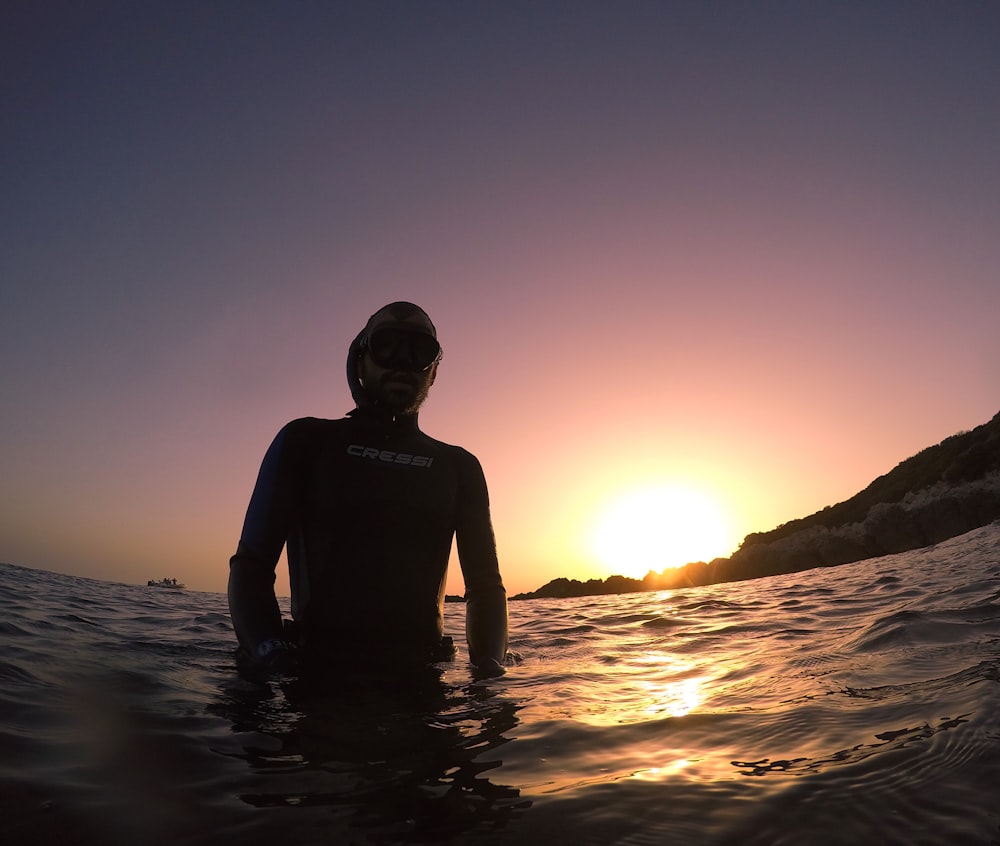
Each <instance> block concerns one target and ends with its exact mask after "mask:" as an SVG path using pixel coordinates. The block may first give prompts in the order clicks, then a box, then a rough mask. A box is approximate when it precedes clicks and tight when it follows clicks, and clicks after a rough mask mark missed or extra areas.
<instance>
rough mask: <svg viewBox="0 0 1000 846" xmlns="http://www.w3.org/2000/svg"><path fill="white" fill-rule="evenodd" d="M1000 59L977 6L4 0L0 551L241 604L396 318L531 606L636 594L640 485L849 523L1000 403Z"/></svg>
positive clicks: (751, 518) (442, 432)
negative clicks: (284, 485) (243, 579)
mask: <svg viewBox="0 0 1000 846" xmlns="http://www.w3.org/2000/svg"><path fill="white" fill-rule="evenodd" d="M998 44H1000V7H997V6H995V5H994V4H989V3H961V2H954V3H944V2H941V3H921V4H917V3H868V2H866V3H860V2H859V3H851V2H836V3H834V2H830V3H823V2H815V3H797V2H788V3H752V4H750V3H737V2H734V3H713V2H690V3H651V2H629V3H587V2H567V3H545V2H541V3H478V2H477V3H435V2H428V3H349V4H344V3H336V4H335V3H319V2H316V3H309V2H303V3H295V4H281V3H276V2H275V3H260V2H241V3H223V2H216V3H195V2H163V3H149V4H134V3H100V2H93V3H91V2H88V3H75V2H65V3H61V2H45V3H35V2H15V3H6V4H4V7H3V10H2V11H0V121H2V123H0V127H2V132H0V164H2V168H0V174H2V175H0V185H2V198H3V200H2V205H0V362H2V367H0V390H2V397H3V407H2V412H0V479H2V483H0V560H4V561H9V562H12V563H17V564H22V565H25V566H29V567H39V568H42V569H52V570H57V571H61V572H71V573H78V574H81V575H88V576H94V577H98V578H107V579H113V580H120V581H129V582H144V581H145V580H146V579H147V578H150V577H155V578H159V577H161V576H164V575H170V576H176V577H177V578H179V579H182V580H184V581H186V582H187V583H188V584H189V586H191V587H196V588H200V589H205V590H222V589H224V585H225V580H226V576H227V572H228V567H227V561H228V557H229V555H230V554H231V553H232V551H233V550H234V549H235V545H236V540H237V538H238V536H239V531H240V526H241V523H242V518H243V512H244V510H245V507H246V502H247V499H248V497H249V494H250V490H251V488H252V485H253V481H254V478H255V475H256V471H257V467H258V465H259V461H260V458H261V456H262V454H263V451H264V449H265V448H266V446H267V444H268V443H269V441H270V439H271V438H272V437H273V435H274V433H275V432H276V431H277V429H278V428H280V426H281V425H282V424H283V423H285V422H286V421H287V420H289V419H292V418H295V417H300V416H305V415H316V416H322V417H337V416H340V415H341V414H342V413H343V412H345V411H347V410H348V409H349V408H350V397H349V394H348V391H347V387H346V384H345V383H344V378H343V359H344V355H345V352H346V346H347V343H348V342H349V340H350V339H351V337H353V335H354V333H355V332H356V331H357V330H358V328H360V326H361V325H362V324H363V323H364V321H365V320H366V319H367V317H368V315H369V314H370V313H371V312H373V311H375V310H376V309H377V308H378V307H379V306H381V305H383V304H384V303H386V302H389V301H391V300H395V299H409V300H413V301H415V302H418V303H420V304H422V305H423V306H424V307H425V308H427V310H428V311H429V312H430V314H431V316H432V317H433V318H434V320H435V322H436V323H437V325H438V327H439V331H440V335H441V339H442V342H443V345H444V348H445V360H444V362H443V365H442V369H441V373H440V376H439V379H438V383H437V385H436V386H435V388H434V390H433V392H432V394H431V398H430V400H429V402H428V405H427V408H426V410H425V412H424V414H423V415H422V425H423V428H424V429H425V430H426V431H427V432H428V433H429V434H431V435H433V436H435V437H438V438H440V439H442V440H445V441H449V442H452V443H459V444H462V445H463V446H465V447H467V448H468V449H470V450H472V451H473V452H474V453H476V454H477V455H478V456H479V457H480V459H481V460H482V462H483V465H484V467H485V469H486V472H487V477H488V479H489V480H490V486H491V495H492V499H493V505H494V520H495V524H496V530H497V536H498V541H499V547H500V553H501V559H502V566H503V570H504V574H505V578H506V581H507V583H508V587H509V589H510V590H511V591H512V592H514V591H521V590H530V589H534V588H536V587H538V586H540V585H541V584H543V583H545V582H546V581H548V580H549V579H551V578H554V577H556V576H572V577H577V578H590V577H594V576H600V577H603V576H606V575H608V574H609V573H610V570H609V569H608V565H607V564H606V563H602V562H600V561H597V560H594V558H593V556H592V555H591V554H590V551H589V547H588V541H587V537H588V535H587V532H588V527H589V526H590V525H591V524H593V523H594V521H595V520H598V519H599V518H600V515H601V514H602V513H603V512H604V511H606V510H607V508H608V507H609V503H610V502H611V501H612V500H613V499H614V498H615V497H617V496H619V495H623V494H625V493H627V492H628V491H630V490H632V489H634V488H636V487H640V486H643V485H650V484H661V483H662V484H670V485H674V486H679V487H681V488H684V487H687V488H690V489H691V490H695V489H697V490H699V491H702V492H707V493H708V494H709V495H711V496H712V497H714V498H715V499H716V501H717V503H718V504H719V506H720V508H721V509H722V510H723V511H724V513H725V515H726V518H727V519H728V521H729V524H730V527H731V530H732V531H731V537H730V538H729V539H728V541H727V543H728V545H729V548H728V549H727V550H725V551H726V552H729V551H732V547H733V546H734V545H735V544H736V543H738V542H739V541H740V540H741V539H742V537H743V536H744V535H745V534H747V533H748V532H751V531H762V530H767V529H770V528H772V527H774V526H775V525H777V524H779V523H782V522H785V521H787V520H790V519H793V518H796V517H800V516H803V515H805V514H808V513H811V512H813V511H815V510H818V509H820V508H822V507H824V506H825V505H828V504H832V503H834V502H837V501H839V500H842V499H845V498H847V497H848V496H851V495H852V494H854V493H855V492H857V491H858V490H860V489H861V488H863V487H864V486H865V485H867V484H868V483H869V482H870V481H871V480H872V479H873V478H875V477H876V476H878V475H881V474H882V473H884V472H886V471H888V470H889V469H891V468H892V467H893V466H894V465H895V464H897V463H898V462H899V461H901V460H903V459H905V458H907V457H909V456H910V455H912V454H914V453H915V452H917V451H919V450H920V449H922V448H923V447H925V446H928V445H930V444H932V443H936V442H938V441H940V440H941V439H943V438H945V437H947V436H948V435H951V434H954V433H955V432H957V431H960V430H964V429H969V428H972V427H974V426H976V425H979V424H980V423H983V422H985V421H986V420H988V419H989V418H990V417H992V416H993V415H994V414H995V413H996V412H997V411H998V410H1000V398H998V393H1000V392H998V387H1000V331H998V328H997V314H998V313H1000V157H998V156H997V150H1000V97H998V92H1000V50H998V49H997V45H998ZM671 531H672V529H671V526H670V518H669V515H665V516H664V524H663V527H662V532H663V536H664V540H663V543H664V544H665V545H666V544H668V543H669V540H668V538H669V535H670V532H671ZM708 540H709V539H706V553H705V554H706V556H711V555H713V554H718V553H717V552H716V551H715V550H714V549H711V548H710V547H711V544H709V543H708ZM651 554H652V553H651ZM654 563H655V562H653V561H651V562H650V565H651V566H652V565H654ZM645 569H647V567H646V566H645V565H644V563H641V564H640V565H637V567H636V572H638V573H640V574H641V572H644V571H645ZM656 569H660V568H659V567H656ZM632 574H633V575H634V574H635V573H632ZM280 584H281V582H279V585H280ZM460 590H461V582H460V579H458V578H457V571H456V573H455V574H454V576H453V578H452V581H451V582H450V591H451V592H459V591H460Z"/></svg>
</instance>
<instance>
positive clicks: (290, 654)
mask: <svg viewBox="0 0 1000 846" xmlns="http://www.w3.org/2000/svg"><path fill="white" fill-rule="evenodd" d="M298 663H299V662H298V656H297V655H296V654H295V648H294V647H293V646H292V645H291V644H290V643H288V642H287V641H284V640H279V639H277V638H275V639H272V640H265V641H263V642H261V643H258V644H257V648H256V649H254V651H253V653H251V652H249V651H248V650H246V649H242V648H241V649H239V650H237V652H236V664H237V666H239V668H240V669H241V670H246V671H249V672H251V673H263V674H264V675H273V674H278V673H282V674H285V673H294V672H296V671H297V670H298Z"/></svg>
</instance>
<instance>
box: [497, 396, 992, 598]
mask: <svg viewBox="0 0 1000 846" xmlns="http://www.w3.org/2000/svg"><path fill="white" fill-rule="evenodd" d="M997 519H1000V414H997V415H996V416H995V417H993V419H992V420H990V421H989V422H988V423H984V424H983V425H982V426H977V427H976V428H975V429H973V430H972V431H970V432H960V433H958V434H956V435H952V436H951V437H950V438H946V439H945V440H943V441H941V443H939V444H936V445H934V446H930V447H927V448H926V449H924V450H922V451H921V452H919V453H917V454H916V455H914V456H913V457H911V458H908V459H906V460H905V461H903V462H901V463H900V464H898V465H897V466H896V467H895V468H894V469H893V470H891V471H890V472H888V473H886V474H885V475H884V476H879V477H878V478H877V479H875V481H873V482H872V483H871V484H870V485H868V487H866V488H865V489H864V490H862V491H860V492H859V493H857V494H855V495H854V496H853V497H851V498H850V499H848V500H846V501H844V502H841V503H838V504H837V505H831V506H827V507H826V508H824V509H823V510H822V511H818V512H816V513H815V514H811V515H810V516H808V517H803V518H801V519H798V520H792V521H790V522H788V523H784V524H783V525H781V526H778V527H777V528H776V529H772V530H771V531H769V532H758V533H754V534H751V535H748V536H747V537H746V538H745V539H744V541H743V543H742V544H741V545H740V547H739V549H737V550H736V552H734V553H733V554H732V556H731V557H729V558H716V559H715V560H714V561H709V562H704V561H697V562H693V563H691V564H686V565H684V566H683V567H678V568H674V569H669V570H664V571H663V572H662V573H655V572H653V571H650V572H649V573H647V574H646V576H645V578H642V579H631V578H628V577H626V576H610V577H608V578H607V579H590V580H589V581H586V582H581V581H578V580H576V579H565V578H560V579H554V580H553V581H551V582H549V583H548V584H546V585H544V586H543V587H541V588H539V589H538V590H536V591H533V592H531V593H522V594H518V595H517V596H514V597H512V599H540V598H551V597H572V596H593V595H600V594H612V593H634V592H638V591H649V590H669V589H676V588H684V587H692V586H695V585H709V584H718V583H720V582H733V581H740V580H743V579H756V578H760V577H761V576H773V575H777V574H780V573H792V572H796V571H799V570H809V569H812V568H814V567H833V566H836V565H838V564H848V563H850V562H852V561H861V560H862V559H865V558H874V557H876V556H880V555H889V554H891V553H894V552H905V551H907V550H910V549H919V548H921V547H925V546H930V545H932V544H935V543H940V542H941V541H943V540H947V539H948V538H951V537H955V536H956V535H961V534H964V533H965V532H968V531H971V530H972V529H975V528H978V527H979V526H983V525H985V524H987V523H990V522H992V521H994V520H997Z"/></svg>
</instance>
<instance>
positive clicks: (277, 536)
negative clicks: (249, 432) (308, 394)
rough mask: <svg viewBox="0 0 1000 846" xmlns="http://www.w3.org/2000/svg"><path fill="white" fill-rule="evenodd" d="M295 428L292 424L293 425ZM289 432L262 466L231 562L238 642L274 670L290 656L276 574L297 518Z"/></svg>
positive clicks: (231, 608) (277, 440)
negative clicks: (294, 516)
mask: <svg viewBox="0 0 1000 846" xmlns="http://www.w3.org/2000/svg"><path fill="white" fill-rule="evenodd" d="M289 426H291V424H289ZM289 426H286V427H285V428H284V429H282V430H281V431H280V432H279V433H278V435H277V437H276V438H275V439H274V441H273V442H272V444H271V446H270V447H269V448H268V451H267V453H266V454H265V456H264V460H263V462H262V463H261V467H260V473H259V474H258V476H257V484H256V485H255V486H254V491H253V496H252V497H251V498H250V505H249V507H248V508H247V515H246V520H245V521H244V524H243V533H242V535H241V537H240V542H239V546H238V547H237V550H236V554H235V555H234V556H233V557H232V558H231V559H230V560H229V614H230V616H231V618H232V621H233V629H234V630H235V632H236V637H237V639H238V640H239V642H240V646H241V647H242V648H243V649H242V652H243V653H245V655H246V656H247V657H249V658H250V659H251V660H252V661H254V662H256V663H259V664H262V665H264V666H268V665H270V664H272V663H274V661H275V659H276V658H279V657H280V655H276V654H275V653H285V652H286V650H285V649H284V642H283V640H282V622H281V611H280V610H279V609H278V600H277V598H276V597H275V595H274V569H275V567H276V566H277V564H278V559H279V557H280V555H281V549H282V547H283V546H284V544H285V539H286V538H287V536H288V525H289V519H290V513H291V488H292V486H291V485H290V482H289V450H288V444H287V441H288V440H289V435H288V432H289Z"/></svg>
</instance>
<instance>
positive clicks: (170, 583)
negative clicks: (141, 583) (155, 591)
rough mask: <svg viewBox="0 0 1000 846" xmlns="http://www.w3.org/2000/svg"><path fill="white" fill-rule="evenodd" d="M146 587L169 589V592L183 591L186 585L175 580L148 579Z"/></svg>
mask: <svg viewBox="0 0 1000 846" xmlns="http://www.w3.org/2000/svg"><path fill="white" fill-rule="evenodd" d="M146 585H147V586H149V587H160V588H170V589H171V590H184V589H185V588H186V587H187V585H185V584H182V583H181V582H179V581H177V579H161V580H160V581H156V580H155V579H150V580H149V581H148V582H146Z"/></svg>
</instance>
